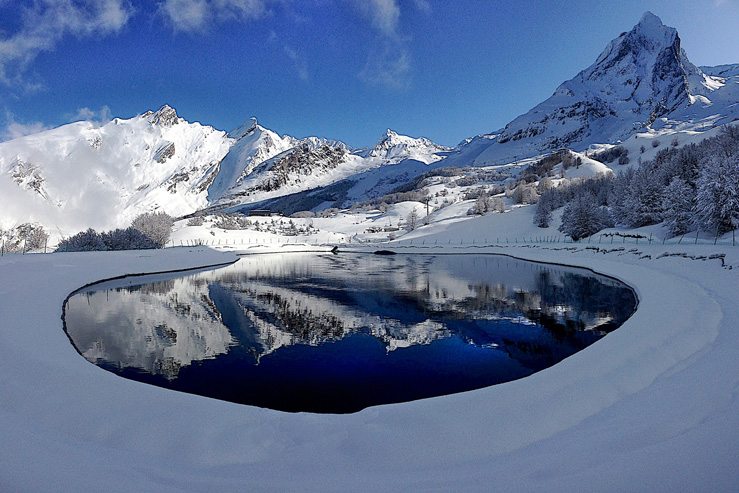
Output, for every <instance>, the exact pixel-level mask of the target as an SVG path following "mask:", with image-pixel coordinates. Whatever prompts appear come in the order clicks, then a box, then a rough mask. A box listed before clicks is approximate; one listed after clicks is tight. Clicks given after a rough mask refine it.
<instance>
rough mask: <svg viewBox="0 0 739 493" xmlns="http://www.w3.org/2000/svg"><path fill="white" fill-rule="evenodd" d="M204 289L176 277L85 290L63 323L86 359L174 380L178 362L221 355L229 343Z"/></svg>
mask: <svg viewBox="0 0 739 493" xmlns="http://www.w3.org/2000/svg"><path fill="white" fill-rule="evenodd" d="M207 288H208V286H207V284H203V283H197V282H192V279H191V278H180V279H170V280H167V281H162V282H158V283H154V284H145V285H142V286H132V287H125V288H117V289H114V290H112V291H85V292H82V293H79V294H76V295H74V296H72V297H70V298H69V300H68V302H67V305H66V307H65V326H66V328H67V331H68V333H69V335H70V338H71V339H72V341H73V342H74V345H75V347H77V349H78V351H79V352H80V353H81V354H82V356H84V357H85V358H86V359H87V360H89V361H92V362H94V363H95V362H99V361H100V362H105V363H106V364H109V365H113V366H114V367H115V368H117V369H119V370H121V369H123V368H126V367H128V368H137V369H139V370H141V371H144V372H147V373H151V374H154V375H162V376H164V377H165V378H167V379H168V380H172V379H174V378H176V377H177V374H178V373H179V371H180V369H181V368H182V367H184V366H188V365H191V364H192V363H193V362H196V361H202V360H205V359H212V358H215V357H216V356H218V355H219V354H225V353H227V352H228V349H229V347H230V346H231V345H232V344H233V340H232V337H231V333H230V332H229V329H228V328H227V327H226V326H225V325H223V323H222V321H221V315H220V313H219V312H218V310H217V309H216V308H215V305H214V304H213V302H212V301H211V300H210V298H209V297H208V294H207V293H208V291H207Z"/></svg>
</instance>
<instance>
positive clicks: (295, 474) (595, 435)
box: [0, 204, 739, 491]
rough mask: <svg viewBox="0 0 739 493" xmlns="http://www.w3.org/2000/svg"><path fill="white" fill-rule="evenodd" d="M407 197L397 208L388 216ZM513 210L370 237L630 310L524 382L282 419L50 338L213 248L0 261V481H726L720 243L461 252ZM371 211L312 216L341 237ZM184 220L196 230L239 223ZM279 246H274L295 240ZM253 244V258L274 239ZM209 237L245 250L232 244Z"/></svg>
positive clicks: (667, 484)
mask: <svg viewBox="0 0 739 493" xmlns="http://www.w3.org/2000/svg"><path fill="white" fill-rule="evenodd" d="M412 205H413V204H398V206H402V207H400V208H399V209H398V210H397V211H396V212H395V214H396V216H397V218H400V217H402V216H403V215H404V214H405V213H407V210H406V209H408V208H409V207H410V206H412ZM398 206H396V207H398ZM459 207H460V208H461V207H462V205H461V204H459ZM419 208H420V204H419ZM531 209H532V208H515V209H512V210H509V212H507V213H504V214H488V215H486V216H483V217H477V218H472V219H469V220H461V216H455V215H453V214H452V215H450V217H449V218H447V219H446V220H444V218H439V220H438V221H436V222H434V223H432V224H431V225H429V226H423V227H421V228H419V229H417V230H416V231H414V232H412V233H409V234H408V235H406V236H405V237H399V241H396V242H394V243H390V244H385V245H383V247H388V248H397V249H398V251H401V252H416V253H444V252H447V253H464V252H475V253H481V252H489V253H496V254H504V255H513V256H516V257H520V258H526V259H531V260H536V261H545V262H555V263H563V264H571V265H580V266H584V267H588V268H591V269H594V270H596V271H598V272H602V273H605V274H609V275H612V276H615V277H618V278H619V279H622V280H624V281H625V282H627V283H628V284H630V285H631V286H633V287H634V288H635V290H636V292H637V294H638V296H639V308H638V310H637V312H636V313H635V314H634V316H633V317H632V318H631V319H629V320H628V321H627V322H626V324H624V325H623V326H622V327H621V328H620V329H618V330H617V331H615V332H614V333H612V334H610V335H608V336H607V337H605V338H604V339H602V340H601V341H599V342H597V343H595V344H593V345H592V346H590V347H588V348H586V349H585V350H583V351H581V352H579V353H577V354H575V355H574V356H572V357H570V358H568V359H566V360H564V361H562V362H561V363H559V364H557V365H555V366H553V367H551V368H549V369H547V370H544V371H542V372H539V373H537V374H534V375H533V376H531V377H528V378H525V379H522V380H518V381H515V382H509V383H506V384H503V385H497V386H493V387H488V388H485V389H480V390H476V391H472V392H466V393H462V394H456V395H449V396H443V397H437V398H432V399H426V400H421V401H415V402H409V403H403V404H394V405H387V406H377V407H372V408H368V409H365V410H363V411H361V412H359V413H356V414H351V415H315V414H304V413H303V414H287V413H282V412H277V411H271V410H266V409H260V408H253V407H248V406H243V405H237V404H231V403H227V402H221V401H216V400H212V399H208V398H204V397H200V396H195V395H189V394H182V393H178V392H174V391H170V390H166V389H162V388H159V387H153V386H149V385H146V384H142V383H139V382H134V381H131V380H126V379H123V378H120V377H118V376H116V375H114V374H112V373H108V372H106V371H103V370H101V369H100V368H98V367H96V366H94V365H91V364H90V363H88V362H87V361H85V360H84V358H82V357H81V356H80V355H78V354H77V353H76V351H75V349H74V348H73V347H72V345H71V344H70V343H69V341H68V339H67V337H66V335H65V334H64V332H63V330H62V321H61V313H62V306H63V303H64V300H65V298H66V297H67V296H68V295H69V293H70V292H72V291H74V290H75V289H77V288H79V287H81V286H83V285H85V284H87V283H90V282H94V281H97V280H99V279H102V278H110V277H114V276H119V275H123V274H126V273H144V272H153V271H164V270H172V269H180V268H185V267H202V266H206V265H213V264H219V263H223V262H231V261H233V260H234V259H235V255H233V253H228V252H219V251H216V250H214V249H211V248H205V247H197V248H194V247H189V248H188V247H178V248H168V249H165V250H159V251H132V252H94V253H69V254H53V255H6V256H4V257H2V258H0V280H1V281H2V282H0V313H1V314H2V323H0V395H2V399H0V437H2V439H0V440H1V444H2V447H0V486H1V488H0V489H3V490H5V491H40V490H41V491H43V490H56V491H60V490H62V491H79V490H86V491H87V490H102V489H105V490H108V491H145V490H157V491H182V490H191V491H192V490H202V489H205V488H209V489H213V490H236V489H238V490H242V489H249V490H257V491H260V490H269V491H275V490H277V491H318V490H320V491H346V490H385V491H387V490H423V491H427V490H455V491H470V490H473V491H474V490H477V491H490V490H491V489H499V490H515V491H532V490H533V491H536V490H547V491H551V490H574V491H593V490H632V491H633V490H650V491H675V490H681V491H732V490H733V491H735V490H736V489H737V486H739V469H737V467H736V458H737V455H738V454H739V446H738V445H737V444H738V443H739V411H738V410H739V358H738V357H737V349H736V348H737V347H739V332H737V330H736V320H738V319H739V303H737V299H736V293H737V287H739V282H738V277H737V276H738V275H739V270H738V269H739V248H737V247H732V246H731V244H730V242H729V243H728V244H727V242H726V241H725V240H726V239H724V241H723V242H721V240H719V242H720V244H719V245H718V246H713V245H712V244H711V243H712V242H704V243H703V244H698V245H695V244H693V243H692V242H690V243H687V242H682V244H680V245H678V244H676V243H675V242H669V243H668V244H665V245H663V244H661V243H660V242H656V241H655V242H652V244H649V243H645V242H644V241H642V242H640V244H639V245H636V244H635V243H634V241H633V240H631V242H630V243H626V244H618V243H614V244H610V243H608V244H606V243H605V242H602V243H600V244H598V243H596V242H595V238H593V239H592V240H591V243H590V244H588V243H587V242H583V243H579V244H569V243H568V244H565V243H535V244H531V243H530V242H529V243H526V244H524V243H518V244H516V243H513V242H511V241H510V240H509V243H506V244H502V241H500V242H498V243H499V246H481V245H480V244H478V242H475V244H471V243H472V239H473V238H480V239H482V238H483V237H485V236H487V237H488V240H489V241H488V243H491V242H492V237H493V236H500V237H501V238H502V237H510V238H511V239H513V238H514V237H519V238H523V237H531V236H534V237H536V236H540V237H541V236H545V235H546V234H547V233H546V231H545V230H539V229H538V228H535V227H534V226H533V224H531ZM393 210H394V208H393V209H391V210H390V211H389V212H388V213H389V214H392V213H393V212H392V211H393ZM446 210H447V209H443V210H442V211H440V212H444V211H446ZM375 216H377V213H376V212H375V213H364V215H362V214H359V215H351V214H344V215H340V216H337V217H335V218H333V219H319V218H314V219H313V223H314V226H315V227H319V226H320V230H321V231H322V233H325V232H326V231H328V230H330V229H331V228H334V230H335V232H336V234H337V236H338V234H339V233H340V234H343V235H344V236H345V237H352V236H353V235H354V234H355V233H356V234H357V235H358V236H357V238H359V234H360V232H363V231H365V229H366V227H367V224H369V222H368V221H371V219H372V218H374V217H375ZM265 220H270V221H271V219H269V218H265ZM385 220H388V218H385V217H383V218H381V219H377V221H385ZM286 221H287V220H286ZM296 221H297V220H296ZM301 221H308V220H307V219H306V220H301ZM320 221H325V222H326V223H325V224H320V225H319V222H320ZM330 221H334V222H333V223H331V222H330ZM555 222H557V221H555ZM331 224H333V226H331ZM528 225H531V226H530V231H529V230H528V229H527V228H529V226H528ZM194 228H201V227H186V228H185V227H182V228H180V229H179V230H178V231H177V232H175V238H177V235H178V234H180V235H182V239H186V238H187V237H188V236H191V235H189V234H188V235H186V233H191V232H193V231H194ZM202 228H203V231H202V233H203V234H204V235H206V236H207V237H211V238H214V239H216V240H217V239H221V240H223V238H225V237H228V235H235V234H241V235H248V234H250V233H249V232H248V231H229V232H228V233H220V232H219V233H216V235H215V236H214V235H211V234H210V230H207V229H206V228H205V227H202ZM188 229H193V231H188ZM550 229H554V228H550ZM251 233H254V232H251ZM260 234H262V233H260ZM551 234H552V235H554V232H552V233H551ZM386 235H387V234H385V236H386ZM319 236H320V234H319ZM246 237H247V236H244V238H246ZM275 237H277V236H276V235H275ZM265 238H266V237H265ZM283 238H284V237H283ZM292 238H293V241H295V243H292V244H291V245H290V247H289V248H290V249H301V248H302V249H313V248H315V245H313V244H312V243H311V242H309V241H303V242H301V241H299V240H301V238H299V237H292ZM295 238H297V240H296V239H295ZM302 239H303V240H306V239H307V238H302ZM411 239H413V243H412V244H411V243H410V240H411ZM460 239H461V240H462V241H461V243H463V245H458V244H457V242H460ZM330 241H333V242H336V241H338V240H337V239H336V238H333V239H331V240H330ZM322 242H323V240H322V239H321V240H320V241H317V242H316V243H317V244H322ZM261 243H262V246H261V247H260V250H268V251H273V252H280V251H285V249H286V247H285V246H284V245H285V244H284V243H283V244H278V243H274V244H268V243H266V241H262V242H261ZM326 245H328V243H326ZM341 245H342V246H341V250H348V249H354V250H361V249H362V246H364V248H365V249H368V250H372V249H375V248H377V244H374V243H358V242H357V241H353V242H351V243H349V242H348V239H346V240H345V241H343V242H342V243H341ZM252 246H253V245H252ZM216 248H220V249H221V250H242V249H243V250H244V251H250V250H251V251H253V250H254V249H250V248H249V246H248V245H245V246H244V247H243V248H242V247H240V246H237V242H236V241H233V242H232V244H231V245H228V246H227V245H224V244H222V245H220V246H218V245H216ZM665 253H669V254H670V256H665V255H663V254H665ZM347 254H348V253H347ZM673 254H674V255H673ZM716 255H724V257H721V258H713V259H711V258H710V257H711V256H716ZM691 257H692V258H691ZM701 257H704V258H703V259H701Z"/></svg>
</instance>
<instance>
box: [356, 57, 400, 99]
mask: <svg viewBox="0 0 739 493" xmlns="http://www.w3.org/2000/svg"><path fill="white" fill-rule="evenodd" d="M359 78H360V79H361V80H363V81H364V82H366V83H368V84H370V85H376V86H384V87H387V88H389V89H393V90H403V89H407V88H408V87H409V86H410V85H411V62H410V55H408V53H407V52H406V51H400V52H397V51H395V50H390V49H386V50H384V51H382V52H377V53H371V54H370V55H369V57H368V58H367V63H366V64H365V65H364V68H362V70H361V72H359Z"/></svg>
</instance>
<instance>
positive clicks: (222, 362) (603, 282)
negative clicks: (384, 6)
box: [64, 254, 637, 413]
mask: <svg viewBox="0 0 739 493" xmlns="http://www.w3.org/2000/svg"><path fill="white" fill-rule="evenodd" d="M636 304H637V300H636V297H635V295H634V293H633V291H632V290H631V289H630V288H629V287H628V286H626V285H624V284H623V283H621V282H619V281H616V280H614V279H611V278H608V277H605V276H601V275H596V274H594V273H592V272H590V271H587V270H585V269H577V268H570V267H561V266H554V265H547V264H537V263H533V262H526V261H522V260H516V259H513V258H509V257H505V256H500V255H395V256H376V255H357V254H339V255H332V254H279V255H275V254H272V255H267V254H265V255H250V256H246V257H242V258H241V259H240V260H239V261H238V262H237V263H235V264H233V265H231V266H228V267H224V268H219V269H213V270H201V271H189V272H179V273H175V274H163V275H150V276H132V277H127V278H124V279H119V280H114V281H107V282H102V283H98V284H95V285H92V286H89V287H86V288H83V289H82V290H79V291H77V292H75V293H73V294H72V295H71V296H70V297H69V298H68V300H67V301H66V303H65V307H64V325H65V330H66V332H67V335H68V336H69V339H70V341H71V342H72V344H73V345H74V346H75V348H76V349H77V351H78V352H79V353H80V354H81V355H82V356H83V357H84V358H86V359H87V360H88V361H90V362H92V363H94V364H96V365H98V366H100V367H102V368H104V369H106V370H108V371H111V372H113V373H116V374H118V375H120V376H122V377H125V378H130V379H133V380H138V381H141V382H146V383H149V384H153V385H158V386H161V387H166V388H170V389H174V390H179V391H182V392H189V393H193V394H199V395H203V396H207V397H212V398H216V399H222V400H227V401H232V402H238V403H242V404H248V405H254V406H260V407H266V408H271V409H277V410H282V411H292V412H297V411H306V412H318V413H350V412H356V411H359V410H361V409H364V408H366V407H368V406H374V405H378V404H388V403H397V402H405V401H410V400H415V399H422V398H427V397H433V396H439V395H445V394H451V393H455V392H464V391H469V390H472V389H478V388H482V387H487V386H490V385H494V384H498V383H502V382H507V381H510V380H515V379H518V378H523V377H526V376H528V375H530V374H532V373H534V372H536V371H539V370H542V369H545V368H547V367H550V366H552V365H554V364H556V363H557V362H559V361H561V360H563V359H564V358H567V357H568V356H570V355H572V354H574V353H576V352H577V351H580V350H581V349H583V348H585V347H587V346H588V345H590V344H592V343H594V342H596V341H597V340H598V339H600V338H602V337H604V336H605V335H606V334H608V333H609V332H611V331H613V330H615V329H616V328H618V327H619V326H620V325H621V324H623V322H624V321H625V320H626V319H628V318H629V317H630V316H631V314H632V313H633V312H634V310H635V308H636Z"/></svg>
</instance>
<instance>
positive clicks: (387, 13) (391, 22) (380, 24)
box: [354, 0, 400, 38]
mask: <svg viewBox="0 0 739 493" xmlns="http://www.w3.org/2000/svg"><path fill="white" fill-rule="evenodd" d="M354 4H355V5H356V6H357V8H358V9H359V11H360V12H361V13H362V15H364V16H365V17H366V18H367V19H369V20H370V22H371V23H372V27H374V28H375V29H377V30H378V31H379V32H380V33H381V34H382V35H383V36H386V37H388V38H397V37H398V24H399V22H400V7H398V4H397V3H396V1H395V0H354Z"/></svg>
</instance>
